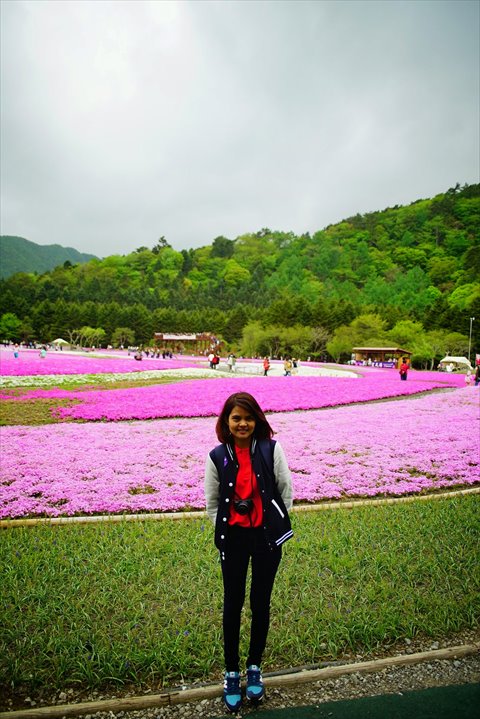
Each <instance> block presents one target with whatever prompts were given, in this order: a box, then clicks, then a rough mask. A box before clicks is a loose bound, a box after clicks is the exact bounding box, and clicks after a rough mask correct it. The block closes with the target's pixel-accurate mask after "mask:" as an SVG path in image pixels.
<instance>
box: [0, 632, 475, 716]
mask: <svg viewBox="0 0 480 719" xmlns="http://www.w3.org/2000/svg"><path fill="white" fill-rule="evenodd" d="M474 643H480V630H478V631H465V632H462V633H459V634H456V635H455V636H450V637H449V638H448V640H444V641H435V642H434V641H431V640H430V641H429V640H423V641H422V640H418V641H410V640H408V639H407V640H405V641H404V642H400V643H397V644H396V645H395V646H394V647H390V648H385V649H384V650H383V651H382V650H378V651H377V652H373V653H370V654H368V655H358V654H357V655H354V656H353V655H345V656H344V657H343V658H342V661H341V663H352V662H365V661H371V660H373V659H381V658H385V657H388V656H397V655H399V654H414V653H417V652H426V651H433V650H437V649H443V648H446V647H452V646H459V645H461V644H474ZM339 663H340V662H339ZM475 682H480V653H478V652H477V653H476V654H474V655H471V656H467V657H463V658H459V659H449V660H434V661H428V660H427V661H425V662H421V663H418V664H413V665H409V666H403V667H390V668H384V669H382V670H381V671H378V672H375V673H371V674H360V673H358V672H357V673H354V674H346V675H343V676H340V677H338V678H336V679H327V680H323V681H316V682H312V683H308V684H298V685H292V686H288V687H286V688H285V689H282V688H273V687H270V688H269V689H268V695H267V698H266V701H265V702H264V704H263V705H261V706H260V707H258V708H257V709H254V708H249V707H248V706H245V708H243V709H242V710H241V711H240V712H239V713H238V714H237V717H238V719H242V718H243V717H248V716H253V714H255V715H256V716H257V717H261V715H262V712H263V710H266V709H278V708H288V707H294V706H315V705H319V704H322V703H324V702H328V701H336V700H341V699H355V698H360V697H365V696H375V695H378V694H396V693H403V692H407V691H412V690H414V689H425V688H428V687H435V686H448V685H452V684H465V683H475ZM189 688H190V687H189ZM162 691H166V689H163V690H162V689H161V688H152V689H151V691H150V692H148V691H147V690H145V689H143V690H137V691H135V688H134V687H131V688H130V691H128V692H125V693H117V694H115V695H114V694H110V693H100V692H92V693H89V694H88V695H86V694H83V695H79V694H77V693H76V692H75V691H74V690H73V689H67V690H65V691H62V692H58V693H56V694H55V695H54V696H52V695H51V694H49V693H47V692H42V694H43V696H42V697H37V700H38V701H35V699H33V697H32V696H31V697H25V698H24V699H22V700H21V702H19V698H16V701H14V702H13V701H11V700H10V701H9V702H7V703H8V705H9V706H10V707H11V708H16V709H20V708H25V709H27V708H29V707H39V706H42V705H43V706H45V705H48V704H49V705H55V704H66V703H76V702H85V701H101V700H103V699H111V698H114V697H116V698H122V697H128V696H140V695H146V694H148V693H152V694H157V693H160V692H162ZM13 705H14V706H13ZM22 705H23V706H22ZM225 716H226V712H225V709H224V707H223V702H222V700H221V698H220V697H218V698H215V699H204V700H202V701H194V702H191V703H185V704H176V705H172V706H167V707H158V708H151V709H145V710H141V711H131V712H128V713H127V712H119V713H116V714H113V713H112V712H108V713H107V712H98V713H96V714H87V715H86V719H93V718H95V719H112V718H113V717H118V719H122V717H124V718H125V719H214V718H215V717H225Z"/></svg>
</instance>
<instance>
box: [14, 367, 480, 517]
mask: <svg viewBox="0 0 480 719" xmlns="http://www.w3.org/2000/svg"><path fill="white" fill-rule="evenodd" d="M290 379H294V380H296V379H298V378H290ZM290 379H288V378H285V381H287V382H289V381H290ZM252 381H253V382H255V380H252ZM217 384H218V385H222V384H223V382H221V381H218V382H216V381H214V382H210V383H208V386H212V387H215V386H216V385H217ZM256 384H257V387H258V388H260V386H261V384H262V383H261V382H258V380H257V383H256ZM352 384H357V382H356V381H353V382H352ZM359 384H360V383H359ZM402 384H405V383H402ZM239 385H240V386H239ZM242 385H243V382H240V383H235V387H236V388H237V389H240V387H241V386H242ZM284 386H286V385H285V384H284ZM292 386H293V383H292ZM176 391H177V392H179V387H178V386H177V387H176ZM224 394H225V393H223V394H222V397H223V396H224ZM255 395H256V396H257V397H258V396H259V392H258V391H257V392H256V393H255ZM218 399H221V397H218ZM215 401H216V400H215ZM269 419H270V421H271V424H272V426H273V428H274V429H275V431H276V432H277V435H276V437H277V439H279V440H280V441H281V443H282V445H283V447H284V449H285V452H286V454H287V457H288V460H289V464H290V467H291V469H292V474H293V479H294V489H295V499H296V501H300V502H316V501H319V500H326V499H337V498H345V497H369V496H377V495H384V494H385V495H389V496H396V495H403V494H410V493H419V492H422V491H424V490H431V489H432V488H434V489H440V488H444V487H454V486H456V485H473V484H475V483H478V481H479V472H478V468H479V467H478V457H479V451H480V446H479V432H478V421H479V417H478V391H477V389H476V388H473V387H468V388H463V389H460V390H456V391H453V392H447V393H430V394H427V395H424V396H421V397H417V398H410V399H408V398H406V399H400V400H398V401H396V402H380V403H371V404H364V405H354V406H349V407H339V408H337V409H328V410H316V411H312V412H286V413H282V414H274V415H271V416H270V418H269ZM214 424H215V422H214V419H212V418H205V419H203V418H193V419H186V418H185V419H163V420H156V421H151V422H142V421H140V422H134V423H129V422H120V423H101V424H69V423H67V424H57V425H46V426H38V427H3V428H2V473H1V478H0V517H4V518H5V517H12V518H13V517H24V516H39V515H48V516H58V515H74V514H96V513H104V512H105V513H118V512H138V511H177V510H181V509H183V508H185V507H189V508H193V509H202V508H203V507H204V496H203V468H204V463H205V458H206V454H207V451H208V450H209V449H211V448H212V447H213V446H214V445H215V444H216V443H217V440H216V437H215V433H214Z"/></svg>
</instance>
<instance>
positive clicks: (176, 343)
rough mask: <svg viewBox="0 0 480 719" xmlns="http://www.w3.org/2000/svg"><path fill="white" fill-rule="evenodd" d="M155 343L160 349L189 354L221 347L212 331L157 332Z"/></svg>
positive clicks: (198, 353) (203, 352)
mask: <svg viewBox="0 0 480 719" xmlns="http://www.w3.org/2000/svg"><path fill="white" fill-rule="evenodd" d="M154 340H155V345H156V346H157V347H159V348H160V350H163V349H165V350H168V351H171V352H179V353H181V352H186V353H187V354H192V355H193V354H197V355H200V354H206V353H208V352H209V351H210V350H211V349H219V348H220V346H221V344H222V343H221V342H220V340H219V339H217V337H215V335H214V334H212V332H200V333H182V332H177V333H174V332H155V334H154Z"/></svg>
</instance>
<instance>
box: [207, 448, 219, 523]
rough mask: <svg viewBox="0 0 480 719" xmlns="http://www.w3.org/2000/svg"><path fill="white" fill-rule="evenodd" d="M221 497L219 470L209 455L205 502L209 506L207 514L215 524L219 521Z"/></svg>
mask: <svg viewBox="0 0 480 719" xmlns="http://www.w3.org/2000/svg"><path fill="white" fill-rule="evenodd" d="M219 497H220V480H219V477H218V472H217V468H216V467H215V464H214V462H213V461H212V459H211V457H210V455H209V454H207V461H206V463H205V501H206V504H207V514H208V516H209V517H210V519H211V520H212V522H213V524H215V521H216V519H217V510H218V503H219Z"/></svg>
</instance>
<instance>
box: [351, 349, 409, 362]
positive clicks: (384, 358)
mask: <svg viewBox="0 0 480 719" xmlns="http://www.w3.org/2000/svg"><path fill="white" fill-rule="evenodd" d="M411 355H412V353H411V352H409V351H408V350H403V349H401V347H353V348H352V360H353V363H354V364H357V365H368V366H371V367H400V365H401V363H402V359H403V357H406V358H407V360H408V362H410V357H411Z"/></svg>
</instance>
